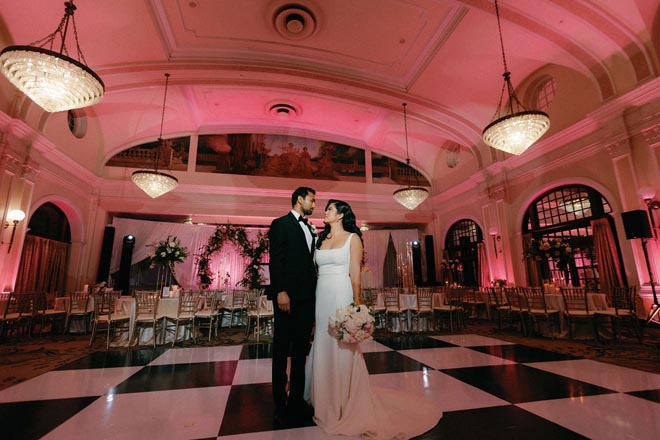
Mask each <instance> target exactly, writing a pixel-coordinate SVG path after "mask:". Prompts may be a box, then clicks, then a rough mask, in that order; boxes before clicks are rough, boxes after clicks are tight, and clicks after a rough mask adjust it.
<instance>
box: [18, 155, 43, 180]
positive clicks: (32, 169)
mask: <svg viewBox="0 0 660 440" xmlns="http://www.w3.org/2000/svg"><path fill="white" fill-rule="evenodd" d="M38 175H39V164H38V163H36V162H34V161H32V160H30V161H27V162H25V163H23V164H22V165H21V178H22V179H25V180H27V181H28V182H32V183H35V182H36V180H37V176H38Z"/></svg>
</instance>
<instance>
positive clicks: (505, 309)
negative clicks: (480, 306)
mask: <svg viewBox="0 0 660 440" xmlns="http://www.w3.org/2000/svg"><path fill="white" fill-rule="evenodd" d="M488 309H489V310H490V313H491V316H492V315H493V314H494V315H496V318H497V328H498V329H499V331H500V332H501V331H502V318H503V316H506V318H507V319H509V320H510V319H511V306H510V305H509V304H508V303H507V301H506V296H505V295H504V291H503V290H502V288H501V287H490V288H488Z"/></svg>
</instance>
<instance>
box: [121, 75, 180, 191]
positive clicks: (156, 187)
mask: <svg viewBox="0 0 660 440" xmlns="http://www.w3.org/2000/svg"><path fill="white" fill-rule="evenodd" d="M169 80H170V74H169V73H166V74H165V95H164V96H163V112H162V113H161V117H160V134H159V135H158V146H157V147H156V154H155V155H154V169H153V170H139V171H135V172H133V174H132V176H131V180H133V183H135V184H136V185H137V187H138V188H140V189H141V190H142V191H144V192H145V193H146V194H147V195H148V196H149V197H151V198H152V199H155V198H156V197H160V196H162V195H163V194H165V193H168V192H170V191H172V190H173V189H174V188H176V187H177V186H178V185H179V181H178V180H177V178H176V177H174V176H172V175H170V174H167V173H161V172H160V171H158V161H159V160H160V150H161V148H163V144H164V141H163V122H164V121H165V103H166V102H167V85H168V83H169Z"/></svg>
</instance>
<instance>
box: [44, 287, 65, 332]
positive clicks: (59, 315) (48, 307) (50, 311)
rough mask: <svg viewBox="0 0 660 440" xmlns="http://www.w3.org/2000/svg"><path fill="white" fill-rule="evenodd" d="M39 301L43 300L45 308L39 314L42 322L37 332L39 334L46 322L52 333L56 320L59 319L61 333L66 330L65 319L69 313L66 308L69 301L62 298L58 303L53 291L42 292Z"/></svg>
mask: <svg viewBox="0 0 660 440" xmlns="http://www.w3.org/2000/svg"><path fill="white" fill-rule="evenodd" d="M40 301H44V303H45V304H44V305H45V309H44V311H43V313H42V316H41V320H42V323H41V328H40V329H39V333H40V334H41V333H42V332H43V329H44V327H45V325H46V323H50V328H51V333H52V332H53V327H54V324H55V322H56V321H61V325H62V333H64V332H65V331H66V319H67V316H68V314H69V310H68V308H69V305H70V304H71V302H70V301H66V300H65V299H64V298H62V301H60V302H59V304H58V301H57V295H56V294H55V292H49V293H44V294H43V295H42V297H41V299H40Z"/></svg>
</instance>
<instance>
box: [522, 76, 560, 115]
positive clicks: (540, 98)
mask: <svg viewBox="0 0 660 440" xmlns="http://www.w3.org/2000/svg"><path fill="white" fill-rule="evenodd" d="M554 99H555V80H554V78H553V77H551V76H550V75H543V76H541V77H540V78H538V79H537V80H535V81H534V82H533V83H532V85H531V86H530V87H529V88H528V89H527V93H526V94H525V102H526V103H527V106H528V107H529V108H533V109H535V110H542V111H545V110H547V109H548V107H550V104H552V101H554Z"/></svg>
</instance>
